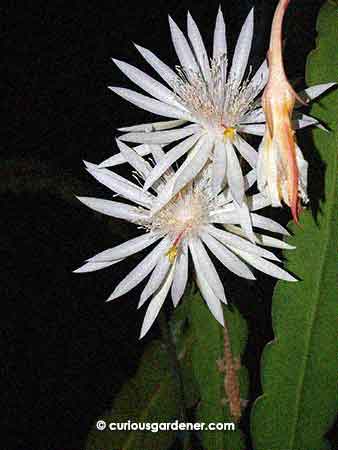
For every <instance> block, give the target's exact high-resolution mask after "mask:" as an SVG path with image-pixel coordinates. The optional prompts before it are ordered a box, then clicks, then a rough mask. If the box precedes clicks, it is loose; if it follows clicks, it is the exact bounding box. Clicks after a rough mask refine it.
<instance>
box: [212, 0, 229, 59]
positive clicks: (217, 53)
mask: <svg viewBox="0 0 338 450" xmlns="http://www.w3.org/2000/svg"><path fill="white" fill-rule="evenodd" d="M226 54H227V41H226V32H225V22H224V18H223V13H222V10H221V7H219V9H218V13H217V19H216V25H215V31H214V43H213V58H214V59H216V58H219V57H222V56H223V55H226Z"/></svg>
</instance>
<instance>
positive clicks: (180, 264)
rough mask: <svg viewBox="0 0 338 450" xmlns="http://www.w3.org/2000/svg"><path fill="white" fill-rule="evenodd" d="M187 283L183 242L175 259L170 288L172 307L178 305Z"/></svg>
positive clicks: (185, 246)
mask: <svg viewBox="0 0 338 450" xmlns="http://www.w3.org/2000/svg"><path fill="white" fill-rule="evenodd" d="M187 282H188V246H187V243H186V241H184V242H183V248H182V250H181V252H180V254H179V255H178V257H177V263H176V270H175V275H174V279H173V284H172V286H171V298H172V300H173V304H174V307H175V308H176V306H177V305H178V303H179V301H180V300H181V298H182V296H183V294H184V291H185V287H186V285H187Z"/></svg>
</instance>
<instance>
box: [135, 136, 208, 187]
mask: <svg viewBox="0 0 338 450" xmlns="http://www.w3.org/2000/svg"><path fill="white" fill-rule="evenodd" d="M199 138H200V134H194V135H193V136H191V137H189V138H187V139H185V140H184V141H183V142H180V143H179V144H178V145H176V146H175V147H173V148H172V149H171V150H169V152H168V153H167V154H166V155H165V156H164V157H163V158H162V159H161V160H160V161H159V162H158V163H157V164H156V166H155V167H154V168H153V169H152V171H151V172H150V174H149V176H148V177H147V178H146V180H145V183H144V189H145V190H148V189H149V188H150V187H151V186H152V185H153V183H154V182H155V181H156V180H158V179H159V178H160V177H161V176H162V175H163V174H164V172H165V171H166V170H168V169H169V168H170V167H171V166H172V165H173V164H174V162H176V161H177V160H178V159H179V158H181V156H183V155H184V154H185V153H186V152H188V151H189V150H190V149H191V147H193V145H195V144H196V142H197V141H198V139H199Z"/></svg>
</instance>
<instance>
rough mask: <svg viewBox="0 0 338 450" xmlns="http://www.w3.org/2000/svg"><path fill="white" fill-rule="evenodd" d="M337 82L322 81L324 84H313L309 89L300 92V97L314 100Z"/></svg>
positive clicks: (297, 105) (299, 105)
mask: <svg viewBox="0 0 338 450" xmlns="http://www.w3.org/2000/svg"><path fill="white" fill-rule="evenodd" d="M336 84H337V83H322V84H316V85H315V86H311V87H309V88H307V89H304V91H301V92H299V94H298V95H299V97H300V98H302V99H304V100H314V99H315V98H317V97H319V96H320V95H321V94H323V92H325V91H327V90H328V89H330V87H332V86H335V85H336ZM301 106H302V105H301V104H299V103H298V104H296V108H297V107H301Z"/></svg>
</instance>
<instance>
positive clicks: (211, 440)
mask: <svg viewBox="0 0 338 450" xmlns="http://www.w3.org/2000/svg"><path fill="white" fill-rule="evenodd" d="M189 301H190V321H191V325H192V330H193V336H194V344H193V353H192V363H193V372H194V376H195V379H196V381H197V384H198V387H199V391H200V397H201V398H200V402H199V406H198V409H197V414H196V415H197V417H196V419H197V420H198V421H199V422H205V423H210V422H214V423H216V422H220V423H228V422H233V421H234V419H233V418H232V417H231V415H230V411H229V405H228V403H225V404H224V400H226V395H225V389H224V373H221V372H220V371H219V369H218V367H217V360H220V359H221V358H223V352H224V337H223V336H224V334H223V328H222V327H221V325H219V324H218V322H216V320H215V318H214V317H213V316H212V314H211V313H210V311H209V309H208V307H207V306H206V304H205V302H204V300H203V299H202V297H201V295H200V294H199V293H198V292H197V293H195V295H193V296H192V297H191V298H190V299H189ZM224 317H225V320H226V322H227V324H228V328H229V335H230V340H231V347H232V354H233V357H234V358H240V356H241V354H242V353H243V350H244V346H245V344H246V340H247V330H246V323H245V321H244V319H242V317H241V316H240V314H239V313H238V311H236V310H235V309H233V310H230V309H229V308H224ZM238 375H239V382H240V391H241V397H242V399H243V400H244V399H245V398H246V395H247V392H248V388H247V386H248V383H247V378H246V369H245V368H243V367H241V368H240V370H239V371H238ZM202 442H203V446H204V448H205V449H207V450H214V449H215V450H221V449H236V450H241V449H243V448H244V443H243V436H242V433H241V431H240V430H239V429H238V425H237V424H236V430H235V431H204V432H203V433H202Z"/></svg>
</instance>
